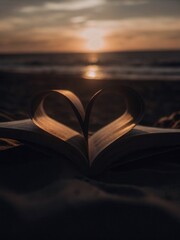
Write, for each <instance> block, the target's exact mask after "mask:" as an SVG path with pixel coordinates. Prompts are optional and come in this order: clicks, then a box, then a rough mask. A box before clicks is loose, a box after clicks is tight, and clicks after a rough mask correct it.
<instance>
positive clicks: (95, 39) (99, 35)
mask: <svg viewBox="0 0 180 240" xmlns="http://www.w3.org/2000/svg"><path fill="white" fill-rule="evenodd" d="M81 36H82V37H83V38H84V40H85V47H86V49H87V50H88V51H92V52H93V51H94V52H96V51H100V50H102V49H103V47H104V32H103V31H102V30H101V29H99V28H87V29H85V30H84V31H82V32H81Z"/></svg>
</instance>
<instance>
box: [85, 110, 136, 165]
mask: <svg viewBox="0 0 180 240" xmlns="http://www.w3.org/2000/svg"><path fill="white" fill-rule="evenodd" d="M134 127H135V123H134V119H133V117H132V116H131V115H130V114H129V113H127V112H125V113H124V114H123V116H121V117H120V118H118V119H116V120H115V121H113V122H112V123H110V124H108V125H107V126H105V127H104V128H102V129H101V130H99V131H97V132H96V133H95V134H94V135H92V137H90V139H89V160H90V162H91V163H92V162H93V160H94V159H95V158H96V157H97V155H98V154H99V153H100V152H102V151H103V150H104V149H105V148H106V147H108V146H109V145H110V144H112V143H113V142H115V141H116V140H117V139H119V138H120V137H122V136H123V135H124V134H126V133H127V132H129V131H130V130H131V129H132V128H134Z"/></svg>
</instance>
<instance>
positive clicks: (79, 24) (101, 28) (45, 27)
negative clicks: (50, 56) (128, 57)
mask: <svg viewBox="0 0 180 240" xmlns="http://www.w3.org/2000/svg"><path fill="white" fill-rule="evenodd" d="M143 49H146V50H148V49H150V50H151V49H180V0H59V1H57V0H54V1H48V0H38V1H37V0H24V1H22V0H0V52H1V53H3V52H51V51H53V52H67V51H68V52H71V51H73V52H91V51H125V50H143Z"/></svg>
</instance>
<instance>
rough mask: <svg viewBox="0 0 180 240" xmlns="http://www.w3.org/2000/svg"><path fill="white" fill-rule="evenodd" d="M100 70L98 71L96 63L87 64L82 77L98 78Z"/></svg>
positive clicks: (100, 74)
mask: <svg viewBox="0 0 180 240" xmlns="http://www.w3.org/2000/svg"><path fill="white" fill-rule="evenodd" d="M102 75H103V74H102V72H101V71H100V68H99V66H97V65H89V66H87V67H86V68H85V70H84V73H83V78H85V79H92V80H93V79H94V80H98V79H102V78H103V76H102Z"/></svg>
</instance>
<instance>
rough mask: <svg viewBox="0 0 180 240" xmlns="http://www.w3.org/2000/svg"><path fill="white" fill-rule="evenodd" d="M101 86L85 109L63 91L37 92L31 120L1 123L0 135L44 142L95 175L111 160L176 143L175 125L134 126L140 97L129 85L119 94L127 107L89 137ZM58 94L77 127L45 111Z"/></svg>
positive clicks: (161, 149) (179, 138) (140, 109)
mask: <svg viewBox="0 0 180 240" xmlns="http://www.w3.org/2000/svg"><path fill="white" fill-rule="evenodd" d="M101 92H102V91H101V90H100V91H98V92H96V93H95V94H94V95H93V96H92V98H91V99H90V101H89V103H88V104H87V106H86V108H85V109H84V107H83V104H82V103H81V101H80V99H79V98H78V97H77V96H76V95H75V94H74V93H72V92H70V91H68V90H52V91H46V92H43V93H40V94H39V95H37V96H36V97H35V98H34V99H33V101H32V104H31V110H30V119H25V120H18V121H11V122H3V123H0V138H12V139H17V140H21V141H24V142H28V143H32V144H35V145H36V146H43V147H46V148H48V149H51V150H53V151H55V152H56V153H58V152H59V153H60V154H62V155H64V156H65V157H66V158H68V159H69V160H71V161H73V162H74V163H76V164H77V165H78V166H79V167H80V169H83V170H85V171H86V170H87V171H89V170H90V171H91V172H92V173H94V174H98V173H100V172H102V171H103V170H104V169H105V168H107V167H109V166H110V165H112V164H113V163H114V164H117V162H118V164H124V163H127V162H129V161H134V160H136V159H139V158H143V157H146V156H148V155H153V154H158V153H160V152H164V151H168V149H172V148H176V147H180V130H173V129H160V128H152V127H145V126H140V125H137V124H138V123H139V121H140V120H141V118H142V115H143V109H144V105H143V102H142V99H141V97H140V96H139V95H138V94H137V93H136V92H134V90H132V89H130V88H128V87H122V88H121V90H120V91H119V94H120V95H121V96H122V97H123V98H124V99H125V103H126V108H125V111H124V113H123V114H121V116H119V117H118V118H117V119H115V120H114V121H112V122H111V123H109V124H107V125H106V126H104V127H102V128H101V129H100V130H98V131H96V132H95V133H94V134H92V135H91V136H89V125H90V116H91V112H92V108H93V105H94V104H95V102H96V99H97V98H100V97H101ZM50 94H59V95H60V96H61V97H63V98H64V99H65V100H66V101H67V102H68V103H69V104H70V106H71V108H72V110H73V111H74V113H75V116H76V118H77V120H78V122H79V125H80V128H81V132H77V131H75V130H73V129H71V128H70V127H68V126H66V125H64V124H63V123H61V122H59V121H57V120H55V119H54V118H52V117H51V116H49V115H48V114H47V112H46V110H45V99H46V98H47V96H48V95H50Z"/></svg>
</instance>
